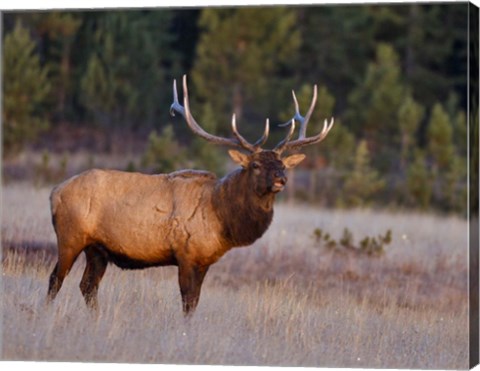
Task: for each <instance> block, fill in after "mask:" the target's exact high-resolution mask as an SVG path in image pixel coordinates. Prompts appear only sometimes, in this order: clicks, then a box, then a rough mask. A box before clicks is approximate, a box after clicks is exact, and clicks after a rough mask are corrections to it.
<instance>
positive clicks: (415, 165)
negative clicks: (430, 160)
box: [406, 149, 432, 210]
mask: <svg viewBox="0 0 480 371" xmlns="http://www.w3.org/2000/svg"><path fill="white" fill-rule="evenodd" d="M406 191H407V203H408V204H409V205H410V206H413V207H414V208H418V209H421V210H427V209H428V208H429V207H430V200H431V198H432V176H431V174H430V171H429V169H428V167H427V163H426V160H425V155H424V154H423V152H422V151H420V150H418V149H417V150H415V152H414V158H413V161H412V163H411V164H410V165H409V167H408V170H407V181H406Z"/></svg>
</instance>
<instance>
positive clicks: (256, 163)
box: [252, 162, 260, 170]
mask: <svg viewBox="0 0 480 371" xmlns="http://www.w3.org/2000/svg"><path fill="white" fill-rule="evenodd" d="M252 169H255V170H257V169H260V164H259V163H258V162H252Z"/></svg>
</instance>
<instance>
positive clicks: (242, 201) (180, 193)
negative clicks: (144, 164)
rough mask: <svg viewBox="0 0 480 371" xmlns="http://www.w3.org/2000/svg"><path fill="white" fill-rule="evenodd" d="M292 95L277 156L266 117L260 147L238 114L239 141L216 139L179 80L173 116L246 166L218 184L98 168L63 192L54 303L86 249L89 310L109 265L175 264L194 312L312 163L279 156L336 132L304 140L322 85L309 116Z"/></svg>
mask: <svg viewBox="0 0 480 371" xmlns="http://www.w3.org/2000/svg"><path fill="white" fill-rule="evenodd" d="M292 93H293V100H294V103H295V115H294V116H293V118H292V119H291V120H290V121H289V122H288V123H287V124H288V125H289V126H290V127H289V130H288V133H287V135H286V137H285V139H283V140H282V141H281V142H280V143H278V144H277V145H276V146H275V148H274V149H273V150H264V149H261V146H262V145H263V144H264V143H265V141H266V140H267V138H268V134H269V121H268V119H267V120H266V123H265V131H264V133H263V135H262V137H261V138H260V139H259V140H258V141H256V142H255V143H254V144H251V143H249V142H248V141H247V140H246V139H245V138H244V137H243V136H242V135H240V133H239V132H238V131H237V126H236V121H235V115H233V117H232V123H231V125H232V131H233V137H232V138H223V137H218V136H215V135H212V134H209V133H207V132H206V131H204V130H203V129H202V128H201V127H200V125H199V124H198V123H197V122H196V120H195V119H194V118H193V116H192V113H191V111H190V106H189V98H188V90H187V80H186V76H185V75H184V76H183V106H182V105H181V104H180V103H179V101H178V94H177V87H176V81H174V82H173V97H174V102H173V104H172V106H171V108H170V113H171V114H172V116H175V113H179V114H180V115H182V116H183V118H184V119H185V120H186V122H187V124H188V126H189V127H190V129H191V130H192V131H193V132H194V133H195V134H197V135H198V136H200V137H202V138H204V139H205V140H207V141H209V142H212V143H214V144H219V145H223V146H228V147H232V148H234V149H230V150H229V154H230V157H231V158H232V160H233V161H234V162H235V163H237V164H238V165H240V168H239V169H237V170H235V171H233V172H231V173H230V174H228V175H226V176H225V177H223V178H221V179H217V177H216V176H215V175H214V174H213V173H210V172H207V171H196V170H180V171H175V172H173V173H170V174H156V175H146V174H140V173H128V172H122V171H114V170H98V169H92V170H88V171H86V172H84V173H81V174H79V175H76V176H74V177H72V178H70V179H68V180H66V181H64V182H63V183H61V184H59V185H58V186H56V187H55V188H54V189H53V191H52V193H51V195H50V204H51V212H52V222H53V226H54V229H55V233H56V236H57V242H58V261H57V263H56V265H55V268H54V269H53V272H52V273H51V275H50V279H49V287H48V299H49V301H51V300H53V299H54V298H55V296H56V295H57V293H58V291H59V290H60V288H61V286H62V282H63V280H64V278H65V276H66V275H67V274H68V272H69V271H70V269H71V267H72V265H73V264H74V262H75V260H76V258H77V257H78V256H79V254H80V253H81V252H82V251H84V252H85V256H86V267H85V271H84V273H83V277H82V279H81V282H80V290H81V292H82V294H83V296H84V299H85V301H86V303H87V306H89V307H91V308H96V307H97V291H98V287H99V283H100V281H101V279H102V277H103V275H104V273H105V270H106V268H107V264H108V263H109V262H112V263H114V264H115V265H117V266H118V267H120V268H122V269H143V268H147V267H156V266H166V265H176V266H178V281H179V286H180V293H181V297H182V303H183V311H184V313H185V314H188V313H190V312H192V311H193V310H194V309H195V307H196V306H197V303H198V300H199V296H200V288H201V286H202V282H203V279H204V277H205V274H206V273H207V270H208V268H209V266H210V265H212V264H213V263H215V262H216V261H217V260H218V259H220V257H222V255H223V254H225V253H226V252H227V251H228V250H230V249H231V248H233V247H238V246H247V245H250V244H252V243H253V242H254V241H255V240H257V239H258V238H260V237H261V236H262V235H263V234H264V233H265V231H266V230H267V228H268V227H269V225H270V223H271V221H272V217H273V202H274V199H275V195H276V194H277V193H278V192H280V191H281V190H282V189H283V188H284V187H285V184H286V182H287V177H286V175H285V169H288V168H293V167H294V166H296V165H297V164H298V163H300V162H301V161H302V160H303V159H304V158H305V155H303V154H292V155H290V156H288V157H282V153H283V152H284V151H287V150H293V149H299V148H301V147H303V146H306V145H311V144H315V143H318V142H320V141H322V140H323V139H324V138H325V137H326V135H327V134H328V132H329V131H330V129H331V128H332V125H333V119H332V120H331V122H330V123H327V121H326V120H325V123H324V126H323V130H322V131H321V132H320V133H319V134H318V135H316V136H311V137H307V136H306V129H307V124H308V121H309V119H310V116H311V114H312V112H313V109H314V107H315V103H316V100H317V87H316V86H315V87H314V90H313V98H312V102H311V105H310V108H309V110H308V112H307V114H306V115H305V117H303V116H302V115H301V114H300V112H299V107H298V102H297V99H296V97H295V93H294V92H292ZM295 121H299V122H300V130H299V136H298V138H297V139H295V140H292V136H293V133H294V130H295ZM238 150H243V151H245V152H247V153H244V152H241V151H238Z"/></svg>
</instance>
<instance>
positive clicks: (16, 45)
mask: <svg viewBox="0 0 480 371" xmlns="http://www.w3.org/2000/svg"><path fill="white" fill-rule="evenodd" d="M50 89H51V84H50V81H49V78H48V69H47V68H46V67H44V66H42V65H41V63H40V59H39V57H38V55H37V54H36V52H35V43H34V42H33V40H32V39H31V37H30V35H29V33H28V31H27V30H26V29H25V28H24V27H23V26H22V24H21V23H20V22H17V23H16V25H15V28H14V29H13V31H12V32H10V33H9V34H7V35H6V36H5V39H4V49H3V94H4V95H3V96H4V99H3V112H2V121H3V155H4V156H5V157H7V156H12V155H14V154H16V153H18V152H19V151H20V150H21V149H22V148H23V146H24V145H25V143H27V142H28V141H31V140H34V139H35V138H36V137H37V135H38V134H39V133H40V132H41V131H42V130H44V129H46V128H47V127H48V122H47V119H46V116H45V109H44V106H45V105H46V99H47V97H48V94H49V92H50Z"/></svg>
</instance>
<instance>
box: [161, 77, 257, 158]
mask: <svg viewBox="0 0 480 371" xmlns="http://www.w3.org/2000/svg"><path fill="white" fill-rule="evenodd" d="M175 112H178V113H179V114H181V115H182V116H183V118H184V119H185V121H187V124H188V126H189V127H190V129H191V130H192V131H193V132H194V133H195V134H197V135H198V136H200V137H202V138H203V139H205V140H207V141H209V142H212V143H216V144H219V145H224V146H230V147H235V148H240V149H242V148H243V149H247V150H251V149H250V148H246V147H245V146H243V145H242V143H241V141H240V140H238V137H237V139H228V138H222V137H218V136H216V135H212V134H209V133H207V132H206V131H205V130H203V129H202V128H201V126H200V125H199V124H198V123H197V121H195V119H194V118H193V116H192V113H191V112H190V104H189V98H188V87H187V75H183V106H182V105H181V104H180V103H179V101H178V92H177V81H176V80H173V103H172V105H171V106H170V114H171V115H172V116H175Z"/></svg>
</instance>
